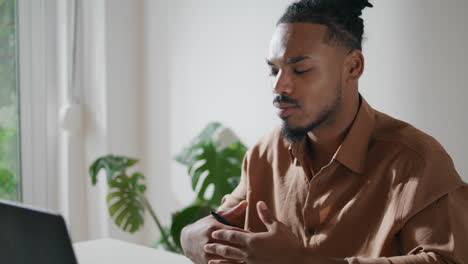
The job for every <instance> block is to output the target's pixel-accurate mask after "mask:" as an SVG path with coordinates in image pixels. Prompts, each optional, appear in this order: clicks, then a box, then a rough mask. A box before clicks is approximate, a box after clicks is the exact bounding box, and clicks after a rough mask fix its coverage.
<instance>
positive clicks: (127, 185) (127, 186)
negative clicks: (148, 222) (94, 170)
mask: <svg viewBox="0 0 468 264" xmlns="http://www.w3.org/2000/svg"><path fill="white" fill-rule="evenodd" d="M143 178H144V177H143V175H142V174H141V173H134V174H133V175H132V176H131V177H128V176H127V175H125V174H120V175H118V176H117V177H115V178H113V179H112V181H111V183H110V184H109V187H111V188H112V189H111V191H110V192H109V194H107V198H106V200H107V203H108V207H109V214H110V215H111V216H112V218H113V219H114V222H115V224H116V225H117V226H118V227H120V228H121V229H122V230H124V231H127V232H130V233H134V232H135V231H137V230H138V229H140V227H141V226H143V223H144V220H143V218H144V214H145V206H144V202H145V201H144V200H143V199H144V198H143V197H142V194H143V193H144V192H145V191H146V186H144V185H142V184H140V183H139V181H140V180H141V179H143Z"/></svg>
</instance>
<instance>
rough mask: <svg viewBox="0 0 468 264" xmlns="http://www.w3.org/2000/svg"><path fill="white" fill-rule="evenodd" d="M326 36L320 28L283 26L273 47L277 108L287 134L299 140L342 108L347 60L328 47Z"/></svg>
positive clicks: (308, 25) (273, 41)
mask: <svg viewBox="0 0 468 264" xmlns="http://www.w3.org/2000/svg"><path fill="white" fill-rule="evenodd" d="M325 32H326V27H325V26H322V25H318V24H311V23H288V24H279V25H278V26H277V28H276V30H275V32H274V34H273V37H272V40H271V43H270V49H269V54H268V58H267V62H268V64H269V65H270V67H271V74H272V76H273V78H275V82H274V90H273V92H274V93H275V94H276V95H277V96H276V98H275V101H274V105H275V107H277V109H278V115H279V116H280V118H281V119H283V121H284V124H283V130H287V131H286V132H293V134H294V133H296V134H298V133H299V134H298V135H296V137H297V136H298V137H301V136H303V135H305V134H306V133H307V132H308V131H311V130H313V129H314V128H316V127H319V126H320V125H323V124H325V123H326V122H330V121H331V119H332V118H333V115H334V113H335V112H336V110H337V108H338V107H339V105H340V99H341V79H342V78H341V68H342V64H343V56H342V54H341V53H340V51H339V48H337V47H336V46H334V45H333V46H332V45H329V44H326V43H324V41H323V39H324V36H325ZM283 132H284V131H283ZM292 137H293V138H291V139H293V141H294V139H295V138H294V136H292Z"/></svg>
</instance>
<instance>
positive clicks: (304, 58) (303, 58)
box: [266, 56, 312, 66]
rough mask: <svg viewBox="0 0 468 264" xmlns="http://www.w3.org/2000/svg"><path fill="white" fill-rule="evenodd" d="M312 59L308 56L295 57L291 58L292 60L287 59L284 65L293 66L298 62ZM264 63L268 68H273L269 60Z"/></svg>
mask: <svg viewBox="0 0 468 264" xmlns="http://www.w3.org/2000/svg"><path fill="white" fill-rule="evenodd" d="M311 58H312V57H310V56H297V57H292V58H289V59H287V60H286V62H285V63H284V64H285V65H288V64H294V63H298V62H300V61H303V60H306V59H311ZM266 62H267V64H268V65H270V66H273V65H274V63H273V62H271V61H270V60H269V59H266Z"/></svg>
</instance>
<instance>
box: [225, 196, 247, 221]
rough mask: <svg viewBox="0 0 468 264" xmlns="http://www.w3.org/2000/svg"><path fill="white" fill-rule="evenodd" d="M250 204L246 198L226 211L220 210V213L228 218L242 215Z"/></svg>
mask: <svg viewBox="0 0 468 264" xmlns="http://www.w3.org/2000/svg"><path fill="white" fill-rule="evenodd" d="M248 204H249V203H248V202H247V201H246V200H243V201H242V202H240V203H238V204H237V205H236V206H234V207H232V208H230V209H228V210H226V211H221V212H218V214H219V215H220V216H222V217H224V218H226V219H232V218H235V217H237V216H240V215H242V214H243V213H244V211H245V208H247V205H248Z"/></svg>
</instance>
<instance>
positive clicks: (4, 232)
mask: <svg viewBox="0 0 468 264" xmlns="http://www.w3.org/2000/svg"><path fill="white" fill-rule="evenodd" d="M0 228H1V231H0V262H1V263H8V264H77V261H76V257H75V254H74V253H73V248H72V244H71V240H70V236H69V235H68V231H67V227H66V225H65V221H64V220H63V217H62V216H61V215H59V214H55V213H51V212H46V211H42V210H38V209H34V208H31V207H27V206H24V205H19V204H15V203H11V202H7V201H3V200H0Z"/></svg>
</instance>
